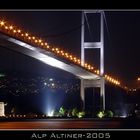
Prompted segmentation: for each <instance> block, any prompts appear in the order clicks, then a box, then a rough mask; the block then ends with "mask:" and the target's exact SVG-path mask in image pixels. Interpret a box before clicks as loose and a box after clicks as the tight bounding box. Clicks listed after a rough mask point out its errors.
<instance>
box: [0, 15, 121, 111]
mask: <svg viewBox="0 0 140 140" xmlns="http://www.w3.org/2000/svg"><path fill="white" fill-rule="evenodd" d="M101 18H102V13H101ZM82 22H84V20H82ZM101 22H102V24H101V26H103V20H101ZM83 29H84V25H83V26H82V30H83ZM101 29H102V31H103V27H102V28H101ZM83 37H84V36H83V35H82V36H81V38H83ZM102 37H103V35H102ZM0 45H1V46H3V47H7V48H8V49H13V50H15V51H18V52H20V53H23V54H25V55H28V56H30V57H33V58H35V59H38V60H40V61H42V62H43V63H45V64H47V65H50V66H52V67H56V68H59V69H62V70H64V71H67V72H69V73H71V74H73V75H75V76H77V77H79V78H80V79H81V99H82V100H83V101H84V88H85V87H100V88H101V90H100V91H101V96H102V97H103V106H102V107H103V108H104V109H105V97H104V96H105V95H104V84H105V82H111V83H112V84H114V86H120V87H123V86H122V85H121V83H120V81H118V80H117V79H115V78H113V77H111V76H110V75H107V74H104V72H103V71H102V69H100V70H98V69H96V68H95V67H94V66H92V65H91V64H89V63H86V62H85V60H84V59H83V57H81V59H80V58H77V57H76V56H73V55H72V54H71V53H70V52H66V51H64V50H62V49H61V48H57V47H55V46H53V45H50V44H49V43H48V42H46V41H45V40H43V39H41V38H40V37H37V36H35V35H33V34H32V33H29V32H26V31H24V30H23V29H20V28H18V27H16V26H15V25H11V24H9V23H8V22H7V21H3V20H1V19H0ZM84 45H85V48H86V47H87V48H90V47H91V46H92V45H93V46H95V48H100V45H103V44H102V42H96V43H85V44H84ZM82 54H83V53H82ZM104 79H105V82H102V80H103V81H104Z"/></svg>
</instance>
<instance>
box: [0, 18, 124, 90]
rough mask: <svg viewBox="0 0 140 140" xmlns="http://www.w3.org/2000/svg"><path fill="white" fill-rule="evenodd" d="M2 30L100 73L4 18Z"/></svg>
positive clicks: (118, 84)
mask: <svg viewBox="0 0 140 140" xmlns="http://www.w3.org/2000/svg"><path fill="white" fill-rule="evenodd" d="M0 31H1V32H3V33H5V34H7V35H10V36H13V37H15V38H17V39H19V40H23V41H25V42H27V43H29V44H32V45H34V46H37V47H40V48H43V49H46V50H47V51H50V52H52V53H54V54H56V55H58V56H60V57H62V58H65V59H66V60H68V61H70V62H73V63H75V64H77V65H79V66H80V67H83V68H85V69H86V70H88V71H90V72H92V73H95V74H97V75H100V71H99V70H98V69H95V68H94V67H93V66H92V65H90V64H88V63H84V62H82V61H81V60H80V59H79V58H77V57H76V56H73V55H72V54H70V53H68V52H65V51H64V50H62V49H60V48H57V47H52V46H51V45H49V44H48V43H47V42H45V41H44V40H42V39H41V38H39V37H36V36H34V35H32V34H30V33H28V32H24V31H23V30H21V29H18V28H17V27H16V26H13V25H10V24H8V23H7V22H5V21H3V20H0ZM104 77H105V79H106V81H108V82H111V83H112V84H114V85H117V86H120V87H122V85H121V83H120V81H119V80H117V79H115V78H113V77H111V76H109V75H106V74H105V75H104ZM125 89H126V87H125Z"/></svg>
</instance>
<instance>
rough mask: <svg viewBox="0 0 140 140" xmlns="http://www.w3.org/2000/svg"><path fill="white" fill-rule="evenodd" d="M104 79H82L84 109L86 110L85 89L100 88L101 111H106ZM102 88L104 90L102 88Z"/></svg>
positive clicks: (81, 93)
mask: <svg viewBox="0 0 140 140" xmlns="http://www.w3.org/2000/svg"><path fill="white" fill-rule="evenodd" d="M104 82H105V81H104V78H103V77H101V78H100V79H91V80H87V79H81V92H80V96H81V100H82V103H83V105H82V109H83V110H85V88H95V87H98V88H100V97H101V102H100V103H101V104H100V109H105V94H104V90H102V89H103V88H104V86H105V84H104ZM101 87H102V88H101Z"/></svg>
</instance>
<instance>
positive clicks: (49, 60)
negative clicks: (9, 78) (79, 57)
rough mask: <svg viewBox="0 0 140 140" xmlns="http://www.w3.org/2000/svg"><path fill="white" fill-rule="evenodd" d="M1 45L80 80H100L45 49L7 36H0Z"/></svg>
mask: <svg viewBox="0 0 140 140" xmlns="http://www.w3.org/2000/svg"><path fill="white" fill-rule="evenodd" d="M0 45H1V46H3V47H6V48H8V49H11V50H15V51H17V52H20V53H23V54H25V55H28V56H30V57H33V58H35V59H37V60H40V61H42V62H43V63H45V64H47V65H50V66H53V67H56V68H59V69H62V70H64V71H67V72H69V73H71V74H73V75H75V76H77V77H79V78H80V79H86V80H98V79H100V77H99V76H98V75H95V74H94V73H91V72H89V71H87V70H85V69H84V68H82V67H80V66H77V65H76V64H73V63H70V62H66V60H64V59H62V58H59V57H58V56H56V55H54V54H53V53H51V52H48V51H46V50H44V49H41V48H37V47H34V46H32V45H29V44H27V43H25V42H23V41H20V40H17V39H15V38H12V37H9V36H7V35H3V34H0Z"/></svg>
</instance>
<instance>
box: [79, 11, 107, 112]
mask: <svg viewBox="0 0 140 140" xmlns="http://www.w3.org/2000/svg"><path fill="white" fill-rule="evenodd" d="M85 14H99V16H100V40H99V42H86V41H85ZM81 22H82V26H81V61H82V62H85V49H100V78H98V79H92V78H91V79H92V80H91V79H90V80H85V79H81V99H82V101H83V109H85V88H87V87H93V88H94V87H99V88H100V97H101V109H105V80H104V17H103V11H101V10H98V11H97V10H84V11H82V20H81Z"/></svg>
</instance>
